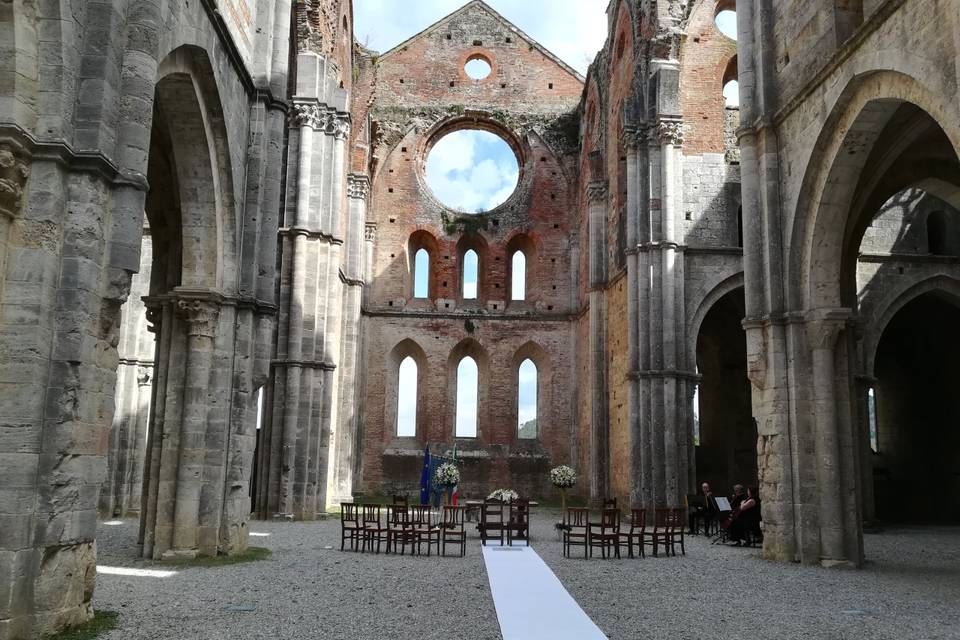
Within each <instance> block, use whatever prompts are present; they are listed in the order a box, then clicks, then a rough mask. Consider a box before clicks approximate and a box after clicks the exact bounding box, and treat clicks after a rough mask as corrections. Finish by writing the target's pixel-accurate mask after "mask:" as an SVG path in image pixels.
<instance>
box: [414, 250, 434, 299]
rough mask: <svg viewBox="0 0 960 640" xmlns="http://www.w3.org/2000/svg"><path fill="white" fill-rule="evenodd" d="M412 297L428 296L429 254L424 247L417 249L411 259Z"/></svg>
mask: <svg viewBox="0 0 960 640" xmlns="http://www.w3.org/2000/svg"><path fill="white" fill-rule="evenodd" d="M413 297H414V298H429V297H430V254H429V253H428V252H427V250H426V249H420V250H418V251H417V254H416V257H415V258H414V261H413Z"/></svg>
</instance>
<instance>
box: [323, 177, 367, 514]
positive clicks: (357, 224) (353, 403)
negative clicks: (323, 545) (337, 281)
mask: <svg viewBox="0 0 960 640" xmlns="http://www.w3.org/2000/svg"><path fill="white" fill-rule="evenodd" d="M369 193H370V178H368V177H367V176H366V175H363V174H356V173H351V174H350V175H349V176H347V233H346V242H345V243H344V253H345V255H344V268H343V280H344V286H345V288H344V295H343V316H342V325H343V326H342V329H341V344H342V346H341V348H340V363H341V364H340V367H339V374H340V380H339V388H340V389H342V393H341V394H340V412H339V427H338V429H337V433H336V436H337V437H336V448H335V451H336V455H335V456H334V457H333V462H334V468H333V473H332V474H331V487H330V491H329V493H330V500H331V501H332V502H336V503H340V502H349V501H351V500H352V499H353V468H354V456H355V455H356V449H355V444H356V432H357V409H356V408H357V400H358V393H357V391H358V390H357V379H358V371H357V370H358V367H359V366H360V362H359V357H360V303H361V299H362V296H363V288H364V264H365V262H366V258H367V248H366V243H365V242H364V233H365V228H366V215H367V197H368V195H369Z"/></svg>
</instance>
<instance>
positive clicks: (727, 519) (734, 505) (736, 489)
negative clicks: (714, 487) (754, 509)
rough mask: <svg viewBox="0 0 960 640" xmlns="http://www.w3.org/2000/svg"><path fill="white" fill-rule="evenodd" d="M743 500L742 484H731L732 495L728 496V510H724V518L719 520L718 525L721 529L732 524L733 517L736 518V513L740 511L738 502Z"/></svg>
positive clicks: (727, 527)
mask: <svg viewBox="0 0 960 640" xmlns="http://www.w3.org/2000/svg"><path fill="white" fill-rule="evenodd" d="M743 500H744V496H743V485H742V484H735V485H733V495H732V496H730V498H729V502H730V511H729V512H724V514H723V516H724V519H723V521H722V522H720V527H721V528H722V529H729V528H730V527H731V526H732V525H733V521H734V519H736V517H737V514H738V512H739V511H740V510H739V509H738V507H739V506H740V503H741V502H743Z"/></svg>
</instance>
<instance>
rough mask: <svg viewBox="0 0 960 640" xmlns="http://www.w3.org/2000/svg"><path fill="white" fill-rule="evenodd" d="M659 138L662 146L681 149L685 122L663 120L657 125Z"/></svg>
mask: <svg viewBox="0 0 960 640" xmlns="http://www.w3.org/2000/svg"><path fill="white" fill-rule="evenodd" d="M657 137H658V138H659V139H660V144H669V145H673V146H675V147H679V146H680V145H682V144H683V122H681V121H680V120H662V121H660V122H658V123H657Z"/></svg>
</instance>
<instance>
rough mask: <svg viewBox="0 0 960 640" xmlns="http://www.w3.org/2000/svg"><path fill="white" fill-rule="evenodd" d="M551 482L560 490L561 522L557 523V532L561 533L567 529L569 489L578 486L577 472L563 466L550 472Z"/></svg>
mask: <svg viewBox="0 0 960 640" xmlns="http://www.w3.org/2000/svg"><path fill="white" fill-rule="evenodd" d="M550 482H551V484H553V486H555V487H556V488H557V489H559V490H560V522H558V523H557V530H558V531H559V530H561V529H564V528H566V524H565V519H566V517H567V489H570V488H571V487H573V486H575V485H576V484H577V472H576V471H574V470H573V467H568V466H567V465H565V464H562V465H560V466H559V467H554V468H553V469H551V470H550Z"/></svg>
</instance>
